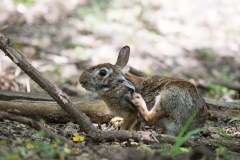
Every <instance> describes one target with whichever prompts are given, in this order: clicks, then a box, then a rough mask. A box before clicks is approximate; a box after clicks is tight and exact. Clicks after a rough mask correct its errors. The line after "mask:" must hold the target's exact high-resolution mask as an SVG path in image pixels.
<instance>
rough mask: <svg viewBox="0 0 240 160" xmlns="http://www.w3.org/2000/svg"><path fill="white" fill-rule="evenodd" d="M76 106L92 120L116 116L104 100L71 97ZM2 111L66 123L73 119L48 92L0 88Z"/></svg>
mask: <svg viewBox="0 0 240 160" xmlns="http://www.w3.org/2000/svg"><path fill="white" fill-rule="evenodd" d="M70 99H71V101H72V102H73V104H74V105H75V106H76V108H77V109H78V110H80V111H82V112H84V113H85V114H86V115H87V116H88V117H89V118H90V120H91V122H95V123H97V122H109V121H110V120H111V119H112V118H113V117H114V116H113V114H112V113H111V112H110V110H109V109H108V107H107V106H106V104H105V103H104V102H103V101H102V100H89V99H87V98H84V97H70ZM0 111H6V112H9V113H13V114H16V115H21V116H25V117H29V118H33V119H35V120H39V119H44V120H45V121H46V122H55V123H66V122H69V121H72V117H71V115H69V114H67V113H66V112H65V111H64V110H63V109H62V108H61V107H59V105H58V104H57V103H56V102H55V101H54V100H53V99H52V98H51V97H50V96H49V95H47V94H43V93H27V92H13V91H1V90H0Z"/></svg>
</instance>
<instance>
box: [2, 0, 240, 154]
mask: <svg viewBox="0 0 240 160" xmlns="http://www.w3.org/2000/svg"><path fill="white" fill-rule="evenodd" d="M23 2H24V3H23ZM239 12H240V2H239V1H238V0H231V1H229V2H227V1H224V0H218V1H207V0H196V1H189V0H181V1H156V0H150V1H126V0H123V1H107V0H103V1H101V2H98V1H95V0H92V1H86V0H81V1H75V0H69V1H63V0H52V1H48V0H41V1H40V0H39V1H37V0H36V1H34V0H32V1H20V0H19V1H18V0H14V1H12V0H3V1H2V2H1V5H0V15H1V16H0V34H3V35H4V36H6V37H8V38H10V39H11V41H12V42H13V44H14V46H15V47H16V48H17V49H18V50H20V51H21V52H22V53H23V54H24V55H25V56H26V57H27V59H28V60H29V61H30V62H31V64H32V65H33V66H34V67H35V68H37V69H38V70H39V71H40V72H41V73H42V74H43V75H44V76H45V77H46V78H47V79H48V80H50V81H51V82H52V83H53V84H55V85H57V86H59V87H60V88H61V89H62V90H63V91H64V92H66V93H67V94H68V95H69V96H81V95H91V96H92V94H91V93H89V92H87V91H85V89H83V88H82V87H81V85H80V84H79V83H78V78H79V76H80V75H81V73H82V72H83V71H84V70H85V69H87V68H88V67H90V66H92V65H96V64H99V63H105V62H109V63H115V61H116V58H117V55H118V52H119V50H120V49H121V47H123V46H125V45H129V46H130V47H131V55H130V61H129V63H128V67H129V66H132V67H134V68H136V69H138V70H141V71H143V72H145V73H146V74H148V75H149V76H151V75H154V74H158V75H164V76H169V77H178V78H183V79H186V80H189V81H191V82H193V83H195V84H196V86H197V87H198V89H199V91H200V92H201V93H202V94H203V95H204V96H205V97H209V98H213V99H216V100H218V101H225V102H232V101H239V93H240V83H239V81H240V37H239V36H238V35H239V34H240V30H239V28H240V19H239V16H238V15H239V14H240V13H239ZM143 64H144V65H143ZM126 71H127V69H126ZM0 89H1V90H13V91H24V92H26V91H27V92H30V91H31V92H44V90H42V89H41V88H40V87H39V86H38V85H37V84H36V83H35V82H33V81H32V80H31V79H30V78H29V77H28V76H27V75H26V74H24V72H22V71H21V70H20V69H19V68H18V67H17V66H16V65H14V64H13V63H12V62H11V60H10V59H9V58H8V57H6V56H5V55H4V53H3V52H1V51H0ZM94 97H96V95H94ZM239 116H240V111H239ZM96 125H97V124H96ZM0 126H1V127H0V158H1V156H2V157H3V158H5V159H14V158H15V159H54V158H56V157H58V159H64V158H66V159H104V158H105V159H147V158H149V157H151V158H152V159H154V158H156V159H157V158H158V155H157V154H158V153H163V150H164V148H165V149H166V148H167V149H169V150H171V148H172V147H173V146H172V145H168V144H166V145H157V146H156V145H155V146H154V145H149V146H144V145H142V144H141V143H136V142H121V143H119V142H112V143H99V144H92V143H90V142H85V141H83V142H81V143H79V148H71V147H69V146H66V145H65V146H64V145H60V144H58V143H56V142H55V143H53V142H52V141H51V140H50V139H48V138H45V137H43V136H42V135H41V134H39V132H37V131H35V130H34V129H32V128H30V127H29V126H27V125H23V124H20V123H18V122H13V121H9V120H3V121H0ZM46 126H47V127H49V128H51V129H52V130H54V131H56V132H57V133H59V134H61V135H63V136H65V137H67V138H69V139H72V138H73V137H74V133H77V132H78V131H79V128H78V125H76V124H73V123H71V122H69V123H67V124H49V123H47V124H46ZM101 126H102V128H105V129H110V128H112V126H111V125H110V124H109V123H104V124H101ZM206 126H207V127H208V130H207V131H205V132H203V133H201V136H200V138H201V137H210V138H213V139H226V136H224V134H220V133H219V132H217V131H216V129H215V128H218V129H220V130H221V131H223V132H224V133H226V134H227V135H228V136H230V137H232V138H233V139H234V140H235V141H240V121H239V117H238V119H211V118H210V119H209V120H208V121H207V123H206ZM143 129H146V130H152V131H153V132H161V131H159V130H157V129H156V128H154V127H153V128H151V127H148V126H144V127H143ZM79 134H81V133H79ZM6 137H7V139H8V140H7V141H6ZM9 140H10V141H9ZM42 141H44V142H47V143H50V144H51V145H48V144H46V143H42ZM182 150H183V151H182V152H183V153H184V152H186V153H188V152H189V151H188V150H187V149H186V148H185V150H184V149H182ZM209 150H210V151H213V154H214V156H215V157H216V159H217V158H219V159H237V158H238V159H240V158H239V157H240V151H239V152H238V153H237V152H232V151H230V150H228V148H226V147H223V146H218V147H217V149H214V150H212V149H209ZM183 153H181V154H179V155H178V156H177V157H174V158H173V159H181V158H182V159H185V158H186V157H185V155H184V154H183ZM168 154H169V155H171V154H170V152H167V153H166V155H168Z"/></svg>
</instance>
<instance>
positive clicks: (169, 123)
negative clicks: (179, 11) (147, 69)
mask: <svg viewBox="0 0 240 160" xmlns="http://www.w3.org/2000/svg"><path fill="white" fill-rule="evenodd" d="M129 55H130V47H129V46H125V47H123V48H122V49H121V50H120V52H119V55H118V58H117V62H116V64H115V65H112V64H110V63H103V64H99V65H97V66H94V67H91V68H89V69H87V70H85V71H84V72H83V73H82V75H81V76H80V78H79V82H80V84H81V85H82V86H83V87H84V88H85V89H86V90H88V91H91V92H95V93H97V94H98V95H99V96H100V97H101V98H102V99H103V100H104V101H105V103H106V104H107V106H108V108H109V109H110V111H111V112H112V113H113V114H114V115H116V116H120V117H122V118H124V121H123V124H122V126H121V128H120V130H129V129H130V128H134V129H135V130H140V129H141V123H142V122H145V123H147V124H148V125H154V126H156V127H161V128H163V131H164V133H165V134H169V135H177V134H178V133H179V132H180V130H181V128H182V127H183V126H184V125H185V124H186V122H187V121H188V119H189V117H190V116H191V115H192V114H193V112H194V111H195V110H196V108H198V109H199V111H198V113H197V115H196V116H195V118H194V119H193V121H192V122H191V124H190V125H189V127H188V129H187V131H190V130H193V129H195V128H198V127H202V126H203V124H204V122H205V120H206V116H207V114H206V103H205V101H204V99H203V98H202V96H201V94H200V93H199V92H198V91H197V89H196V87H195V86H194V85H193V84H192V83H190V82H188V81H185V80H182V79H178V78H168V77H164V76H152V77H137V76H134V75H132V74H130V73H126V74H124V73H123V72H122V69H123V68H124V67H125V66H126V65H127V63H128V60H129Z"/></svg>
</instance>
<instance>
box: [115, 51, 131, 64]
mask: <svg viewBox="0 0 240 160" xmlns="http://www.w3.org/2000/svg"><path fill="white" fill-rule="evenodd" d="M129 54H130V47H129V46H125V47H123V48H122V49H121V50H120V52H119V54H118V59H117V62H116V65H117V66H120V67H121V68H124V67H125V66H126V65H127V62H128V59H129Z"/></svg>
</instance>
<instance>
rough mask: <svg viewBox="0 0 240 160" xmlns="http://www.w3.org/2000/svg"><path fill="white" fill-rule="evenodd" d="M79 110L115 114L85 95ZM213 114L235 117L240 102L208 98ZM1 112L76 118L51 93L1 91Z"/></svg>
mask: <svg viewBox="0 0 240 160" xmlns="http://www.w3.org/2000/svg"><path fill="white" fill-rule="evenodd" d="M70 100H71V101H72V102H73V104H74V105H75V106H76V108H77V109H78V110H80V111H81V112H84V113H85V114H86V115H87V116H88V117H89V118H90V120H91V122H94V123H97V122H109V121H110V120H111V119H112V118H113V117H114V115H113V114H112V113H111V112H110V110H109V109H108V107H107V105H106V104H105V103H104V102H103V101H102V100H96V99H94V100H93V99H88V98H85V97H70ZM205 101H206V103H207V105H208V106H209V108H210V109H209V110H208V112H209V114H210V116H211V117H215V118H222V119H229V120H230V119H232V118H234V117H238V110H239V106H240V103H239V102H219V101H216V100H213V99H209V98H205ZM0 111H7V112H9V113H13V114H16V115H20V116H25V117H29V118H33V119H35V120H39V119H44V120H45V121H46V122H55V123H66V122H69V121H72V118H71V115H69V114H67V113H66V112H64V110H63V109H62V108H61V107H59V105H58V104H57V103H56V102H55V101H54V100H53V99H52V98H51V97H50V96H49V95H47V94H43V93H26V92H13V91H0Z"/></svg>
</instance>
